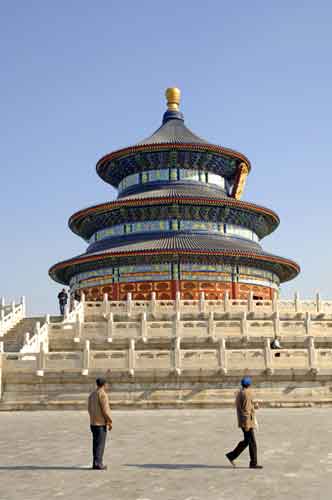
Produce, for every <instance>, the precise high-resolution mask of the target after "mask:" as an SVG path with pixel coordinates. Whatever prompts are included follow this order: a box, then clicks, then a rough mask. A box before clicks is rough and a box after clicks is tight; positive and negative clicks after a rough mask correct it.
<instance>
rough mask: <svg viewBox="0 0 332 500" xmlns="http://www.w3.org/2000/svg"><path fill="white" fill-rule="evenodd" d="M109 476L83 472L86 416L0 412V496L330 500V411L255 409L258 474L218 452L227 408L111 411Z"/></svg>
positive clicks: (227, 444) (233, 432) (230, 430)
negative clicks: (258, 410) (259, 460)
mask: <svg viewBox="0 0 332 500" xmlns="http://www.w3.org/2000/svg"><path fill="white" fill-rule="evenodd" d="M113 416H114V431H113V432H112V435H111V439H109V440H108V444H107V449H106V453H105V459H106V460H105V461H106V462H107V463H108V465H109V469H108V471H107V472H100V471H92V470H89V468H88V467H89V463H90V446H91V445H90V434H89V432H88V419H87V415H86V414H85V412H71V411H68V412H31V413H26V412H21V413H19V412H18V413H0V481H1V482H0V500H21V499H22V500H23V499H24V500H30V499H33V500H41V499H42V500H50V499H59V498H60V499H61V498H64V499H66V500H67V499H68V500H76V499H83V500H84V499H94V500H99V499H109V500H229V499H234V500H242V499H243V500H251V499H252V500H254V499H255V500H260V499H264V500H265V499H301V500H307V499H308V500H328V499H330V498H331V495H332V493H331V489H332V418H331V417H332V409H328V408H325V409H281V410H265V409H264V410H260V412H259V421H260V429H259V432H258V434H257V440H258V445H259V455H260V459H261V462H262V464H263V465H264V466H265V468H264V470H262V471H255V470H249V469H247V465H248V455H247V452H244V454H243V456H242V457H241V459H240V460H239V464H238V465H239V467H238V468H237V469H235V470H233V469H232V468H231V467H230V466H229V464H228V463H227V462H226V460H225V458H224V453H225V451H228V450H229V449H230V448H231V447H233V446H234V445H235V444H236V443H237V441H238V439H239V437H240V432H239V430H238V429H237V428H236V425H235V414H234V411H233V410H152V411H137V412H133V411H132V412H126V411H117V412H113Z"/></svg>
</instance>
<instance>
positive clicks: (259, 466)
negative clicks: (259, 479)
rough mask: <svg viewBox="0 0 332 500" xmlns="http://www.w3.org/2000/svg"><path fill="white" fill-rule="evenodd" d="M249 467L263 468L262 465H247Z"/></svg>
mask: <svg viewBox="0 0 332 500" xmlns="http://www.w3.org/2000/svg"><path fill="white" fill-rule="evenodd" d="M249 469H263V466H262V465H257V464H256V465H251V464H250V465H249Z"/></svg>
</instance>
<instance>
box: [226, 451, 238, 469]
mask: <svg viewBox="0 0 332 500" xmlns="http://www.w3.org/2000/svg"><path fill="white" fill-rule="evenodd" d="M225 457H226V458H227V460H229V461H230V463H231V464H232V467H236V464H235V462H234V460H232V459H231V457H230V453H226V455H225Z"/></svg>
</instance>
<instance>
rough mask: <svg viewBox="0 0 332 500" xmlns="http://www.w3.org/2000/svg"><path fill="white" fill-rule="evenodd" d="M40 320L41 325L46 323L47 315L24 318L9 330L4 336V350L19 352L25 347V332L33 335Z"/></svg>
mask: <svg viewBox="0 0 332 500" xmlns="http://www.w3.org/2000/svg"><path fill="white" fill-rule="evenodd" d="M38 321H39V322H40V326H43V324H44V323H45V316H43V317H38V316H36V317H33V318H24V319H22V320H21V321H20V322H19V323H18V324H17V325H16V326H14V327H13V328H12V329H11V330H9V332H7V333H6V335H5V336H4V337H3V344H4V351H5V352H19V351H20V349H21V348H22V347H23V344H24V339H25V334H26V333H27V332H29V333H30V335H31V336H32V335H33V334H34V330H35V326H36V323H37V322H38Z"/></svg>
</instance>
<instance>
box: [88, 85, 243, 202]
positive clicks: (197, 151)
mask: <svg viewBox="0 0 332 500" xmlns="http://www.w3.org/2000/svg"><path fill="white" fill-rule="evenodd" d="M166 97H167V108H168V109H167V111H166V113H164V116H163V123H162V125H161V127H159V128H158V129H157V130H156V131H155V132H154V133H153V134H152V135H151V136H149V137H147V138H146V139H144V140H142V141H140V142H138V143H137V144H135V145H134V146H131V147H127V148H124V149H120V150H117V151H114V152H112V153H109V154H107V155H106V156H104V157H103V158H101V159H100V160H99V161H98V163H97V166H96V168H97V173H98V175H99V176H100V177H101V178H102V179H103V180H104V181H105V182H107V183H109V184H111V185H113V186H114V187H118V185H119V183H120V182H121V180H122V179H123V178H124V177H126V176H128V175H131V174H134V173H138V172H143V171H147V170H154V169H162V168H169V167H180V168H188V169H200V170H205V171H209V172H214V173H216V174H218V175H221V176H222V177H225V178H226V179H228V180H229V181H230V184H231V185H232V186H233V188H232V192H231V197H234V198H240V196H241V194H242V191H243V188H244V182H245V178H246V176H247V174H248V173H249V171H250V169H251V165H250V162H249V160H248V159H247V158H246V157H245V156H244V155H242V154H241V153H238V152H237V151H234V150H231V149H227V148H224V147H221V146H217V145H214V144H211V143H209V142H208V141H206V140H205V139H202V138H201V137H199V136H198V135H196V134H194V133H193V132H192V131H191V130H190V129H189V128H187V127H186V125H185V123H184V117H183V114H182V113H181V112H180V111H179V104H180V90H179V89H177V88H170V89H167V90H166Z"/></svg>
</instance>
